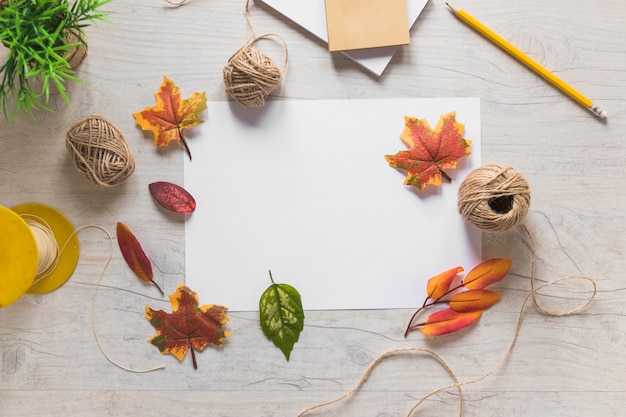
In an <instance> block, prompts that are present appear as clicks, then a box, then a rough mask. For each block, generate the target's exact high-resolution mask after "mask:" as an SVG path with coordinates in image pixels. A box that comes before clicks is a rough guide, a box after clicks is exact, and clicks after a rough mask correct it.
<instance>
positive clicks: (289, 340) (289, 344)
mask: <svg viewBox="0 0 626 417" xmlns="http://www.w3.org/2000/svg"><path fill="white" fill-rule="evenodd" d="M270 280H271V281H272V285H270V286H269V287H268V288H267V289H266V290H265V291H264V292H263V294H262V295H261V299H260V300H259V315H260V321H261V329H262V330H263V333H264V334H265V336H266V337H267V338H268V339H270V340H271V341H272V342H274V345H276V347H278V348H279V349H280V350H281V351H282V352H283V354H284V355H285V358H286V359H287V360H289V356H290V354H291V351H292V350H293V346H294V345H295V344H296V342H297V341H298V338H299V337H300V332H301V331H302V329H303V328H304V310H303V309H302V302H301V300H300V293H298V291H297V290H296V289H295V288H294V287H292V286H291V285H288V284H276V283H275V282H274V279H273V278H272V272H271V271H270Z"/></svg>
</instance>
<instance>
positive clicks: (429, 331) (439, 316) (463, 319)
mask: <svg viewBox="0 0 626 417" xmlns="http://www.w3.org/2000/svg"><path fill="white" fill-rule="evenodd" d="M481 314H482V311H471V312H468V313H460V312H457V311H454V310H453V309H451V308H446V309H443V310H439V311H437V312H435V313H433V314H431V315H430V316H428V320H427V321H426V323H425V324H424V325H423V326H422V327H421V328H420V330H421V331H422V333H424V334H426V335H429V336H441V335H444V334H448V333H453V332H456V331H458V330H461V329H462V328H464V327H467V326H469V325H470V324H472V323H474V322H475V321H476V320H478V319H479V318H480V316H481Z"/></svg>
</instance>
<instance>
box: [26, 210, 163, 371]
mask: <svg viewBox="0 0 626 417" xmlns="http://www.w3.org/2000/svg"><path fill="white" fill-rule="evenodd" d="M22 217H23V218H24V220H25V221H26V222H27V224H29V225H30V226H31V228H32V227H33V225H34V229H32V230H33V234H34V235H35V239H36V240H37V245H38V247H39V246H40V245H42V247H43V248H44V249H43V250H44V258H45V259H42V258H40V260H39V264H40V267H44V266H46V268H47V269H49V272H48V274H47V275H49V274H50V273H51V272H52V271H53V270H54V268H55V267H56V265H57V264H58V262H59V259H60V258H61V256H62V254H63V252H64V251H65V249H66V248H67V246H68V244H69V243H70V241H71V240H72V238H73V237H74V236H75V235H78V234H79V233H80V232H82V231H84V230H86V229H98V230H100V231H102V232H103V233H104V234H105V235H106V236H107V238H108V239H109V244H110V247H109V254H108V256H107V259H106V261H105V263H104V266H103V267H102V270H101V271H100V274H99V276H98V280H97V281H96V289H95V291H94V294H93V299H92V302H91V321H92V327H93V334H94V337H95V339H96V343H97V344H98V348H99V349H100V351H101V352H102V354H103V355H104V357H105V358H107V359H108V361H109V362H111V363H112V364H113V365H115V366H117V367H118V368H120V369H123V370H124V371H128V372H132V373H148V372H152V371H157V370H160V369H165V366H164V365H159V366H156V367H154V368H148V369H133V368H129V367H126V366H124V365H122V364H120V363H119V362H117V361H115V360H114V359H113V358H112V357H111V356H110V355H109V354H108V353H107V352H106V350H105V349H104V347H103V346H102V342H101V341H100V336H99V334H98V328H97V325H96V301H97V297H98V290H99V289H100V284H101V282H102V278H103V277H104V274H105V272H106V270H107V268H108V267H109V264H110V263H111V260H112V259H113V237H112V236H111V233H109V231H108V230H106V229H105V228H104V227H102V226H98V225H95V224H89V225H85V226H82V227H79V228H78V229H76V230H74V231H73V232H72V233H71V234H70V236H69V237H68V238H67V240H66V241H65V243H64V244H63V247H62V248H61V249H60V250H58V246H57V251H56V253H55V254H53V252H54V248H53V247H52V246H53V245H55V244H56V242H57V241H56V239H55V237H54V232H53V231H52V229H51V228H50V226H49V225H48V223H46V222H45V220H43V219H41V218H40V217H38V216H35V215H31V214H23V215H22ZM52 241H54V244H53V243H52ZM41 264H45V265H41ZM39 269H40V268H39V267H38V270H39ZM43 278H45V276H39V275H37V278H36V279H37V281H40V280H41V279H43ZM33 285H34V284H33Z"/></svg>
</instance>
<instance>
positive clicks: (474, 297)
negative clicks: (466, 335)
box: [450, 290, 502, 313]
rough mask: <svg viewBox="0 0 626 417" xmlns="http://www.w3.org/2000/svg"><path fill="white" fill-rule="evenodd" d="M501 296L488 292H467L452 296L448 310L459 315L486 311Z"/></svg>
mask: <svg viewBox="0 0 626 417" xmlns="http://www.w3.org/2000/svg"><path fill="white" fill-rule="evenodd" d="M501 297H502V296H501V295H500V294H499V293H497V292H495V291H489V290H468V291H463V292H460V293H457V294H454V295H453V296H452V297H451V298H450V308H452V309H453V310H454V311H457V312H459V313H467V312H470V311H480V310H486V309H488V308H489V307H491V306H492V305H494V304H495V303H497V302H498V301H499V300H500V298H501Z"/></svg>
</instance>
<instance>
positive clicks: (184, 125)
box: [133, 76, 207, 159]
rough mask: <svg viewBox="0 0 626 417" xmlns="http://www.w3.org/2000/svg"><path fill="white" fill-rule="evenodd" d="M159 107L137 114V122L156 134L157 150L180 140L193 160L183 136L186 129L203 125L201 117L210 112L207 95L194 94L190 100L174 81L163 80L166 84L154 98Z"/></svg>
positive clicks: (146, 109)
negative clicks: (182, 95)
mask: <svg viewBox="0 0 626 417" xmlns="http://www.w3.org/2000/svg"><path fill="white" fill-rule="evenodd" d="M154 96H155V97H156V105H155V106H154V107H146V108H145V109H143V111H140V112H137V113H133V116H134V117H135V122H136V123H137V124H138V125H139V126H140V127H141V128H142V129H143V130H149V131H151V132H152V133H154V145H155V146H167V145H168V144H169V143H170V141H172V140H179V141H180V142H181V143H182V144H183V146H184V148H185V150H186V151H187V155H189V159H191V151H190V150H189V146H188V145H187V142H186V141H185V138H184V137H183V134H182V129H189V128H192V127H195V126H198V125H199V124H200V123H203V122H204V120H202V119H200V113H201V112H202V111H204V110H206V108H207V107H206V91H203V92H202V93H193V94H192V95H191V97H189V98H188V99H186V100H183V99H181V97H180V88H178V87H177V86H176V85H175V84H174V82H173V81H172V80H170V79H169V78H167V77H166V76H163V84H161V87H160V88H159V91H157V92H156V94H155V95H154Z"/></svg>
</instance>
